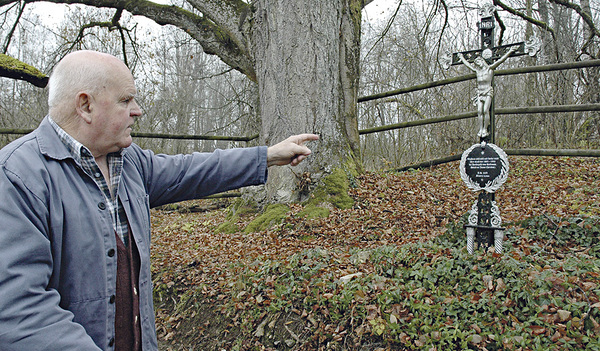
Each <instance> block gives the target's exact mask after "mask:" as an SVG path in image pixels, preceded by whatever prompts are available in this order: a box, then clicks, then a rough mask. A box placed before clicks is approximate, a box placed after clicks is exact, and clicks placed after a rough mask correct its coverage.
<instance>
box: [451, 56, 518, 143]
mask: <svg viewBox="0 0 600 351" xmlns="http://www.w3.org/2000/svg"><path fill="white" fill-rule="evenodd" d="M518 48H519V47H517V46H512V47H511V48H510V49H509V50H508V51H507V52H506V53H505V54H504V55H503V56H502V57H500V58H499V59H498V60H497V61H496V62H494V63H492V64H491V65H488V64H487V62H486V61H485V59H484V58H483V57H481V56H478V57H477V58H475V60H474V61H473V63H472V64H471V63H470V62H469V61H467V60H466V59H465V57H464V56H463V54H462V53H460V52H459V53H458V58H459V59H460V61H461V62H462V63H463V64H464V65H465V66H467V67H469V69H471V70H472V71H475V73H477V95H476V96H475V97H474V98H473V102H474V105H475V106H477V116H478V117H479V132H478V133H477V136H478V137H480V138H485V137H487V136H488V135H489V132H488V126H489V125H490V108H491V106H492V98H493V97H494V87H493V86H492V83H493V80H494V69H496V67H498V66H500V64H502V62H504V61H506V59H507V58H508V57H509V56H510V55H511V54H512V53H513V52H515V51H517V49H518Z"/></svg>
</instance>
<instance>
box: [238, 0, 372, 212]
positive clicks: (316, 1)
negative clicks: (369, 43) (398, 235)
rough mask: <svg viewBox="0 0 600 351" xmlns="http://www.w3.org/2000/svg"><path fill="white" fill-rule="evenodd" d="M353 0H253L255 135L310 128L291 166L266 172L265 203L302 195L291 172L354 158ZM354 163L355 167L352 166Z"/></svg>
mask: <svg viewBox="0 0 600 351" xmlns="http://www.w3.org/2000/svg"><path fill="white" fill-rule="evenodd" d="M361 5H362V1H360V0H330V1H322V0H305V1H289V0H258V1H256V3H255V9H256V11H255V13H254V20H253V24H252V25H253V28H252V33H253V37H252V45H251V50H250V51H251V52H252V53H253V54H254V60H255V71H256V78H257V82H258V89H259V96H260V102H259V105H260V107H259V110H260V112H259V114H260V119H261V121H262V126H261V133H260V135H261V142H262V143H264V144H273V143H276V142H278V141H281V140H283V139H285V138H286V137H288V136H289V135H291V134H297V133H306V132H309V133H316V134H319V135H320V136H321V139H320V140H319V141H318V142H311V144H310V145H309V147H310V148H311V149H312V150H313V155H312V156H311V157H310V158H309V159H308V160H307V161H305V162H303V163H302V164H301V165H300V166H299V167H296V168H291V167H287V166H286V167H274V168H272V169H271V170H270V172H269V181H268V183H267V194H266V196H267V199H266V200H267V202H291V201H298V200H303V199H302V197H301V194H300V193H301V192H300V191H298V181H299V178H298V177H299V176H301V175H302V173H304V172H309V173H310V174H311V178H312V179H313V180H315V181H316V180H318V179H319V177H322V176H323V175H326V174H327V173H328V172H330V171H331V170H332V169H333V168H335V167H340V166H341V165H345V166H346V167H351V168H355V167H357V166H356V165H359V164H360V162H358V161H357V158H358V157H359V155H360V153H359V151H358V150H359V143H360V141H359V135H358V124H357V118H356V117H357V107H356V103H357V93H358V77H359V75H358V67H359V52H360V45H359V41H360V20H361V7H362V6H361ZM358 167H360V166H358Z"/></svg>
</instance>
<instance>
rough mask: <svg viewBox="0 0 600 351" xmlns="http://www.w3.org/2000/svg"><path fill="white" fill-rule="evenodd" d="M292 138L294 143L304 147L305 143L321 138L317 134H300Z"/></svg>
mask: <svg viewBox="0 0 600 351" xmlns="http://www.w3.org/2000/svg"><path fill="white" fill-rule="evenodd" d="M292 138H293V140H292V141H293V142H294V143H296V144H298V145H304V143H305V142H307V141H311V140H319V136H318V135H317V134H311V133H305V134H298V135H295V136H293V137H292Z"/></svg>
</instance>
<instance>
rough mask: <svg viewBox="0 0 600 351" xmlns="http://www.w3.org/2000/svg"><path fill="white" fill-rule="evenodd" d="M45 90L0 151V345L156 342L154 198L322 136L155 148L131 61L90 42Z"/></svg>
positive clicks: (260, 163)
mask: <svg viewBox="0 0 600 351" xmlns="http://www.w3.org/2000/svg"><path fill="white" fill-rule="evenodd" d="M48 93H49V96H48V103H49V115H48V116H47V117H46V118H44V120H43V121H42V122H41V124H40V126H39V127H38V128H37V129H36V130H35V131H34V132H32V133H31V134H29V135H27V136H24V137H22V138H20V139H18V140H16V141H14V142H12V143H11V144H9V145H7V146H6V147H5V148H3V149H2V150H0V194H2V201H1V202H0V223H2V226H1V227H0V350H2V351H12V350H27V351H35V350H45V351H50V350H62V351H66V350H77V351H84V350H113V349H116V350H156V349H157V342H156V331H155V326H154V310H153V305H152V284H151V277H150V262H149V261H150V252H149V251H150V208H151V207H154V206H159V205H163V204H166V203H171V202H177V201H182V200H188V199H193V198H199V197H202V196H206V195H209V194H212V193H216V192H221V191H227V190H230V189H234V188H239V187H242V186H247V185H256V184H261V183H264V182H265V181H266V177H267V167H268V166H271V165H285V164H291V165H297V164H298V163H299V162H301V161H302V160H303V159H304V158H306V157H307V156H308V155H310V153H311V152H310V150H309V149H308V148H307V147H306V146H304V143H305V142H307V141H309V140H316V139H318V137H317V136H316V135H313V134H302V135H297V136H292V137H290V138H288V139H286V140H285V141H283V142H281V143H278V144H276V145H274V146H271V147H268V148H267V147H265V146H262V147H254V148H243V149H232V150H217V151H215V152H213V153H210V154H206V153H193V154H190V155H176V156H167V155H155V154H154V153H152V152H151V151H148V150H142V149H140V148H139V147H138V146H137V145H135V144H133V143H132V138H131V126H132V125H133V123H134V121H135V118H137V117H139V116H140V115H141V111H140V108H139V106H138V105H137V103H136V101H135V95H136V88H135V84H134V81H133V76H132V74H131V72H130V71H129V69H128V68H127V67H126V66H125V65H124V64H123V63H122V62H121V61H120V60H118V59H117V58H116V57H114V56H111V55H107V54H103V53H98V52H93V51H78V52H75V53H72V54H69V55H68V56H66V57H65V58H64V59H63V60H62V61H61V62H60V63H59V64H58V65H57V66H56V68H55V70H54V72H53V73H52V75H51V78H50V83H49V91H48Z"/></svg>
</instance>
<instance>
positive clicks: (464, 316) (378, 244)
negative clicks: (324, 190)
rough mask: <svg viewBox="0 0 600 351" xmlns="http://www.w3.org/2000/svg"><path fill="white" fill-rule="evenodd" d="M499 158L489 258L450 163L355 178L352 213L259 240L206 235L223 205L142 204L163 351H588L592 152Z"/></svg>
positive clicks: (597, 179)
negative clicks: (499, 244) (468, 221)
mask: <svg viewBox="0 0 600 351" xmlns="http://www.w3.org/2000/svg"><path fill="white" fill-rule="evenodd" d="M510 162H511V165H510V168H511V169H510V175H509V178H508V181H507V182H506V183H505V184H504V185H503V186H502V187H501V188H500V189H499V190H498V191H497V193H496V201H497V203H498V206H499V208H500V214H501V216H502V219H503V222H504V223H503V225H504V226H505V227H506V228H507V231H506V238H505V252H504V254H502V255H495V254H492V253H485V252H484V251H483V250H480V251H478V252H477V253H476V254H475V255H468V254H467V253H466V238H465V234H464V229H463V228H462V225H463V224H464V221H465V214H466V213H467V212H468V210H469V209H470V207H471V205H472V204H473V202H474V201H476V198H477V193H475V192H472V191H470V190H468V188H467V187H466V186H465V185H464V183H463V182H462V180H461V179H460V175H459V172H458V164H457V163H451V164H446V165H441V166H437V167H432V168H430V169H426V170H418V171H407V172H402V173H393V172H392V173H388V172H380V173H367V174H365V175H362V176H360V177H359V178H358V179H355V180H354V182H355V184H356V186H355V187H353V188H352V189H351V190H350V195H351V197H352V198H353V199H354V200H355V204H354V206H353V207H352V208H351V209H347V210H340V209H331V214H330V216H329V217H327V218H324V219H310V220H307V219H304V218H301V217H299V216H297V214H298V213H299V212H300V211H301V210H302V209H303V208H302V206H301V205H292V206H291V207H290V211H289V213H288V215H287V217H286V218H285V219H284V220H283V221H282V222H281V223H276V224H274V225H273V227H272V228H271V229H268V230H265V231H262V232H257V233H249V234H246V233H242V232H237V233H233V234H214V230H215V228H216V227H217V226H218V225H219V224H221V223H223V222H224V221H225V217H226V216H227V213H228V207H227V206H228V205H229V204H230V201H229V200H200V201H190V202H185V203H181V204H178V206H174V207H169V208H167V209H165V208H163V209H160V210H153V212H152V218H153V223H152V224H153V247H152V260H153V261H152V267H153V280H154V285H155V305H156V306H155V307H156V312H157V331H158V337H159V341H160V343H161V348H162V349H164V350H222V349H226V350H284V349H289V350H329V349H331V350H343V349H356V350H386V349H425V350H445V349H465V348H471V349H490V350H491V349H514V350H518V349H523V350H526V349H540V350H542V349H552V348H555V349H561V348H565V347H575V348H586V347H590V349H594V348H595V347H600V345H599V344H598V342H595V343H594V342H593V341H590V340H597V339H598V336H599V335H600V326H599V325H598V321H600V313H599V312H598V308H599V307H600V303H599V301H598V296H599V295H600V287H599V285H600V279H599V272H598V264H599V262H600V260H599V257H600V255H599V254H598V250H597V249H598V245H597V244H598V241H599V240H600V238H599V236H600V233H599V231H600V230H599V228H600V223H599V220H598V218H599V215H600V194H599V191H598V189H599V188H600V161H598V160H595V159H586V158H564V157H563V158H554V157H530V158H524V157H513V158H511V160H510ZM255 216H256V215H252V214H250V215H245V216H242V217H241V218H240V219H239V223H238V224H239V226H240V227H241V228H243V227H244V226H245V225H246V224H247V223H249V222H250V221H251V220H252V219H253V218H254V217H255ZM590 251H591V252H590Z"/></svg>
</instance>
